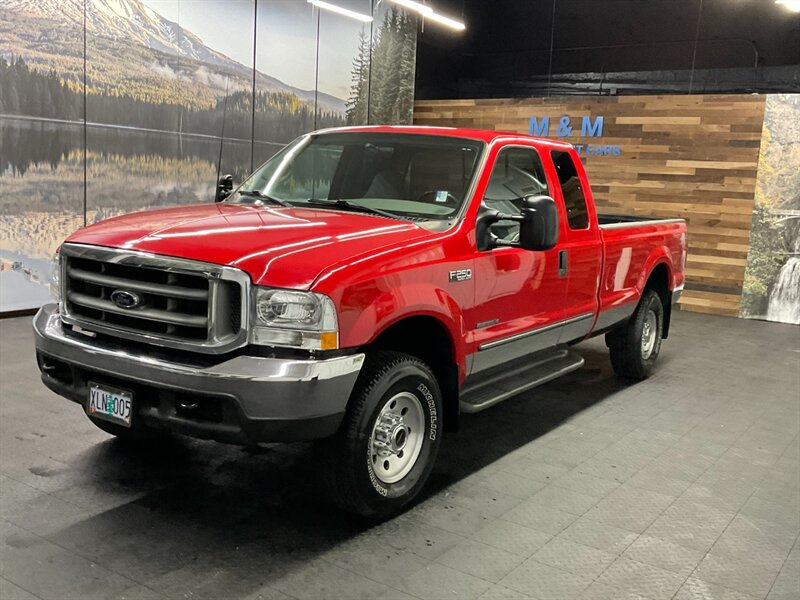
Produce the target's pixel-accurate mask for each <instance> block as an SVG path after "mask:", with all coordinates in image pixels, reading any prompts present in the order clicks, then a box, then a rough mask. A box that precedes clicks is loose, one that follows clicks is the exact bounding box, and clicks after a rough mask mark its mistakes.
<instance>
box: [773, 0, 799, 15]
mask: <svg viewBox="0 0 800 600" xmlns="http://www.w3.org/2000/svg"><path fill="white" fill-rule="evenodd" d="M775 4H783V5H784V6H785V7H786V8H788V9H789V10H790V11H792V12H796V13H800V0H775Z"/></svg>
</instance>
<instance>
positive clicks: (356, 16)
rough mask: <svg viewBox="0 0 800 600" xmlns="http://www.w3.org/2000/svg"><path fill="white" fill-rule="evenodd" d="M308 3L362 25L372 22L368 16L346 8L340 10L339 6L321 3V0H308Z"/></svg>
mask: <svg viewBox="0 0 800 600" xmlns="http://www.w3.org/2000/svg"><path fill="white" fill-rule="evenodd" d="M308 3H309V4H313V5H314V6H316V7H317V8H320V9H322V10H329V11H330V12H335V13H336V14H339V15H343V16H345V17H350V18H351V19H355V20H356V21H361V22H362V23H369V22H371V21H372V17H370V16H369V15H365V14H362V13H360V12H356V11H354V10H349V9H347V8H342V7H341V6H337V5H335V4H331V3H330V2H323V1H322V0H308Z"/></svg>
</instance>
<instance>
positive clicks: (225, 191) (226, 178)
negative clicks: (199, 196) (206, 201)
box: [214, 175, 233, 202]
mask: <svg viewBox="0 0 800 600" xmlns="http://www.w3.org/2000/svg"><path fill="white" fill-rule="evenodd" d="M232 191H233V175H223V176H222V177H220V178H219V181H218V182H217V191H216V193H215V194H214V202H222V201H223V200H225V198H227V197H228V196H230V195H231V192H232Z"/></svg>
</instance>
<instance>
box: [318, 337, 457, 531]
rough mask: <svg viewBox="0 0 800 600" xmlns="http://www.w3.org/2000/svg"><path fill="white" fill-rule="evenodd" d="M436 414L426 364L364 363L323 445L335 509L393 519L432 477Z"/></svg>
mask: <svg viewBox="0 0 800 600" xmlns="http://www.w3.org/2000/svg"><path fill="white" fill-rule="evenodd" d="M441 414H442V400H441V392H440V391H439V385H438V383H437V382H436V379H435V377H434V376H433V373H431V370H430V369H429V368H428V366H427V365H425V363H423V362H422V361H420V360H419V359H417V358H415V357H413V356H409V355H407V354H401V353H399V352H389V351H378V352H375V353H374V354H373V355H372V356H370V357H369V359H368V360H367V363H366V364H365V365H364V368H363V370H362V372H361V374H360V375H359V379H358V382H357V383H356V387H355V388H354V390H353V393H352V395H351V397H350V404H349V406H348V410H347V414H346V416H345V421H344V422H343V423H342V427H341V428H340V430H339V432H338V433H337V435H336V436H335V437H333V438H331V439H329V440H325V441H324V442H322V444H323V452H324V455H325V456H326V459H327V461H328V464H327V465H326V468H325V476H326V478H327V482H326V483H327V488H328V493H329V495H330V496H331V497H332V499H333V501H334V502H335V503H336V504H338V505H339V506H340V507H342V508H343V509H345V510H347V511H349V512H353V513H357V514H360V515H363V516H366V517H370V518H385V517H388V516H390V515H392V514H394V513H396V512H397V511H399V510H400V509H401V508H402V507H403V506H405V505H406V504H407V503H408V502H410V501H411V500H412V499H413V498H414V497H415V496H416V495H417V494H418V493H419V491H420V490H421V489H422V487H423V486H424V484H425V481H426V480H427V479H428V476H429V475H430V472H431V469H432V468H433V463H434V461H435V459H436V454H437V453H438V450H439V442H440V438H441V434H440V430H441V428H440V423H439V419H440V415H441Z"/></svg>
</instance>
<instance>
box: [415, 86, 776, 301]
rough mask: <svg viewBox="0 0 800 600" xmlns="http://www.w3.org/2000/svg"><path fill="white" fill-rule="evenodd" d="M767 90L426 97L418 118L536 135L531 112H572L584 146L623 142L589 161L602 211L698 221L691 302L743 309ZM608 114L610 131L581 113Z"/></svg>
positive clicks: (693, 234)
mask: <svg viewBox="0 0 800 600" xmlns="http://www.w3.org/2000/svg"><path fill="white" fill-rule="evenodd" d="M764 100H765V97H764V96H763V95H707V96H700V95H695V96H620V97H603V98H592V97H560V98H525V99H489V100H418V101H417V102H416V104H415V108H414V123H415V124H419V125H448V126H458V127H475V128H480V129H496V130H504V131H513V132H521V133H528V128H529V121H530V117H532V116H535V117H538V118H539V119H541V118H542V117H549V118H550V136H555V135H556V130H557V126H558V124H559V118H560V117H562V116H564V115H568V116H569V117H570V118H571V125H572V127H573V134H572V135H573V137H568V138H561V139H566V140H567V141H570V142H572V143H574V144H598V143H599V144H603V145H605V144H607V145H619V146H620V147H621V154H620V155H619V156H587V155H586V154H585V150H584V153H583V154H582V158H583V160H584V164H585V166H586V169H587V172H588V174H589V177H590V179H591V182H592V191H593V192H594V196H595V200H596V202H597V204H598V207H599V208H600V211H601V212H607V213H616V214H631V215H652V216H657V217H675V216H680V217H683V218H685V219H686V220H687V222H688V242H689V258H688V263H687V269H686V275H687V284H686V291H685V293H684V295H683V298H682V300H681V307H682V308H684V309H687V310H694V311H698V312H707V313H715V314H722V315H730V316H738V314H739V302H740V297H741V293H742V281H743V279H744V270H745V264H746V262H747V250H748V242H749V237H750V222H751V215H752V210H753V197H754V192H755V184H756V171H757V169H758V152H759V146H760V141H761V128H762V124H763V117H764ZM585 115H588V116H590V117H591V119H592V120H594V118H595V117H597V116H603V117H604V131H603V137H602V138H596V137H595V138H591V137H586V138H581V137H579V136H580V133H581V119H582V118H583V117H584V116H585Z"/></svg>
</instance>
